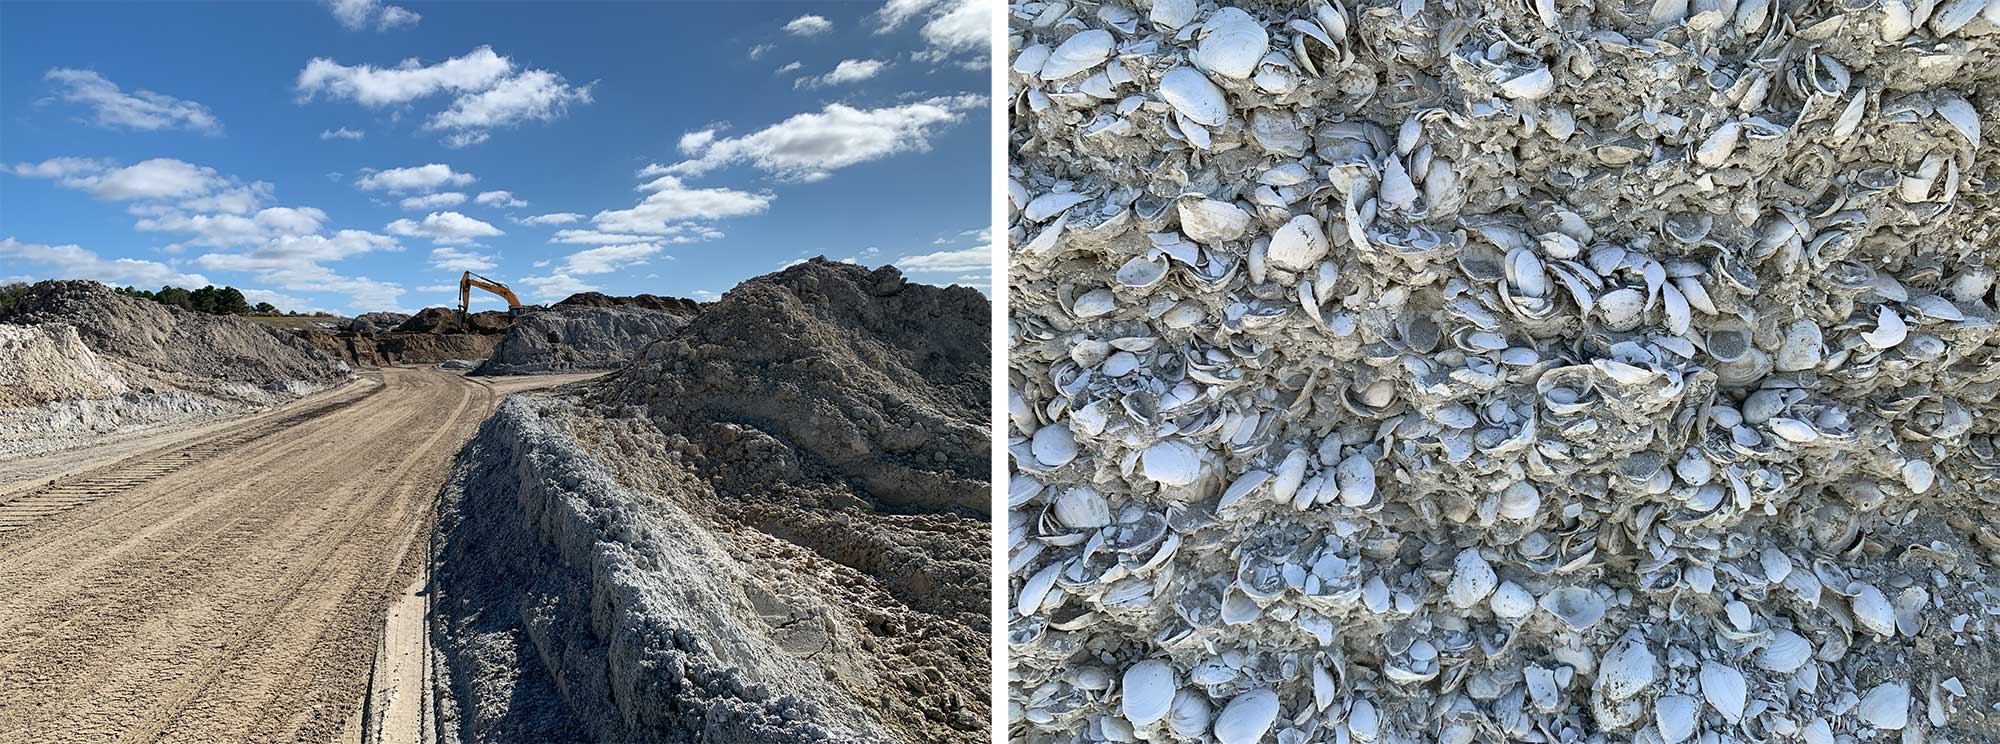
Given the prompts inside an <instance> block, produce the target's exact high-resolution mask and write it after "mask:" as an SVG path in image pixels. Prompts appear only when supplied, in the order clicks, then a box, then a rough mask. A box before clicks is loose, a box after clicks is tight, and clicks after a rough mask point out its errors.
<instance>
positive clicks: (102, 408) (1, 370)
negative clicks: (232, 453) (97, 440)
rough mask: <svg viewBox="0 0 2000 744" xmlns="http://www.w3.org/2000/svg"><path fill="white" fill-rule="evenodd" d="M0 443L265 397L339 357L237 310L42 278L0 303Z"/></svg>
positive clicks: (196, 412)
mask: <svg viewBox="0 0 2000 744" xmlns="http://www.w3.org/2000/svg"><path fill="white" fill-rule="evenodd" d="M0 350H5V351H8V352H10V353H5V354H0V387H4V388H5V389H6V391H7V392H6V393H0V454H6V455H13V456H20V455H26V454H31V453H35V452H43V451H50V450H56V449H63V448H67V447H70V446H75V445H77V444H82V443H86V442H88V441H90V440H91V439H92V438H94V437H98V436H101V435H103V434H107V433H112V432H117V431H124V430H131V429H136V428H143V427H147V426H153V425H159V424H166V423H176V422H184V421H189V420H194V419H200V418H206V417H210V416H215V415H221V414H225V413H236V412H243V411H248V410H252V409H255V408H260V407H264V406H269V405H275V404H278V403H282V402H284V401H287V400H291V399H294V398H297V397H299V396H302V395H307V394H309V393H312V392H315V391H318V390H322V389H325V388H327V387H331V386H332V385H334V384H336V383H338V382H341V381H344V380H346V379H348V377H349V374H350V371H349V369H348V367H347V365H345V364H342V363H341V362H340V361H338V360H336V359H333V358H331V357H329V356H327V355H325V354H322V353H320V352H318V351H316V350H314V349H313V348H312V347H311V346H310V345H309V344H306V343H304V342H302V341H300V340H298V339H295V338H292V337H290V336H288V335H286V334H284V333H282V332H279V331H275V330H272V329H270V328H267V327H264V326H261V325H258V324H256V323H253V322H250V321H247V320H244V319H242V318H236V317H230V316H215V315H208V314H205V313H196V312H190V311H186V310H181V309H179V308H175V307H170V306H166V305H161V304H158V303H154V302H148V301H144V300H138V299H134V298H130V297H125V296H122V295H119V294H117V293H115V292H112V291H111V289H110V288H109V287H105V286H103V285H101V284H97V283H95V282H87V281H48V282H42V283H40V284H37V285H35V286H34V288H33V289H31V290H30V291H29V293H28V294H27V295H25V296H23V297H22V298H21V300H20V301H19V302H18V303H16V304H15V305H14V306H12V307H11V308H8V309H7V310H5V311H4V312H0Z"/></svg>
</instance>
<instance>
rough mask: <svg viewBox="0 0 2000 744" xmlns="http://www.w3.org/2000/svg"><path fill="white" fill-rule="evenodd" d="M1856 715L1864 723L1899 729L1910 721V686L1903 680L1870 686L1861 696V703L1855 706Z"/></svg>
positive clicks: (1880, 727)
mask: <svg viewBox="0 0 2000 744" xmlns="http://www.w3.org/2000/svg"><path fill="white" fill-rule="evenodd" d="M1854 716H1855V717H1856V718H1858V719H1860V720H1861V722H1862V723H1864V724H1867V725H1869V726H1872V727H1874V728H1878V729H1885V730H1890V731H1894V730H1898V729H1901V728H1903V727H1904V726H1907V725H1909V722H1910V686H1909V685H1908V684H1907V683H1903V682H1884V683H1882V684H1879V685H1876V686H1874V687H1872V688H1869V690H1868V692H1867V694H1864V695H1862V696H1861V704H1860V705H1858V706H1855V708H1854Z"/></svg>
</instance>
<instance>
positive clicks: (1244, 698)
mask: <svg viewBox="0 0 2000 744" xmlns="http://www.w3.org/2000/svg"><path fill="white" fill-rule="evenodd" d="M1277 721H1278V693H1275V692H1272V691H1271V690H1268V689H1263V688H1259V689H1255V690H1251V691H1249V692H1246V693H1243V694H1241V695H1237V696H1236V697H1235V698H1233V699H1231V700H1230V701H1229V703H1228V704H1226V705H1224V706H1222V712H1221V713H1219V714H1217V715H1216V716H1215V739H1216V741H1219V742H1221V743H1222V744H1255V743H1256V742H1258V741H1261V740H1263V738H1264V734H1265V733H1266V732H1269V731H1270V730H1271V724H1273V723H1276V722H1277Z"/></svg>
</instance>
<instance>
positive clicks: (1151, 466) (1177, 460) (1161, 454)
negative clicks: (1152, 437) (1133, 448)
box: [1139, 440, 1201, 486]
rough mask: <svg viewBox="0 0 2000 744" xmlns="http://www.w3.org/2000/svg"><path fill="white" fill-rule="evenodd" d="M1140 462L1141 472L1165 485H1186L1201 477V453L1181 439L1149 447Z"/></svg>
mask: <svg viewBox="0 0 2000 744" xmlns="http://www.w3.org/2000/svg"><path fill="white" fill-rule="evenodd" d="M1139 462H1140V472H1142V473H1143V474H1145V476H1146V477H1147V478H1148V479H1150V480H1153V481H1155V482H1158V483H1162V484H1165V485H1169V486H1185V485H1188V484H1190V483H1193V482H1195V481H1197V480H1200V479H1201V453H1200V452H1198V451H1196V450H1195V448H1193V447H1189V446H1187V445H1186V444H1182V443H1181V442H1179V441H1175V440H1168V441H1165V442H1161V443H1159V444H1155V445H1153V446H1151V447H1147V448H1146V453H1145V454H1144V455H1143V456H1141V457H1140V458H1139Z"/></svg>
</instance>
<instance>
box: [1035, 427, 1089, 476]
mask: <svg viewBox="0 0 2000 744" xmlns="http://www.w3.org/2000/svg"><path fill="white" fill-rule="evenodd" d="M1028 451H1029V452H1030V453H1032V454H1033V455H1034V456H1035V462H1037V463H1040V464H1041V466H1042V467H1044V468H1059V467H1062V466H1064V465H1068V464H1069V461H1071V460H1074V459H1076V451H1077V449H1076V434H1075V433H1074V432H1071V431H1070V429H1069V425H1068V424H1063V423H1055V424H1049V425H1048V426H1044V427H1042V428H1040V429H1036V430H1035V436H1034V440H1033V443H1032V444H1030V445H1029V447H1028Z"/></svg>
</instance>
